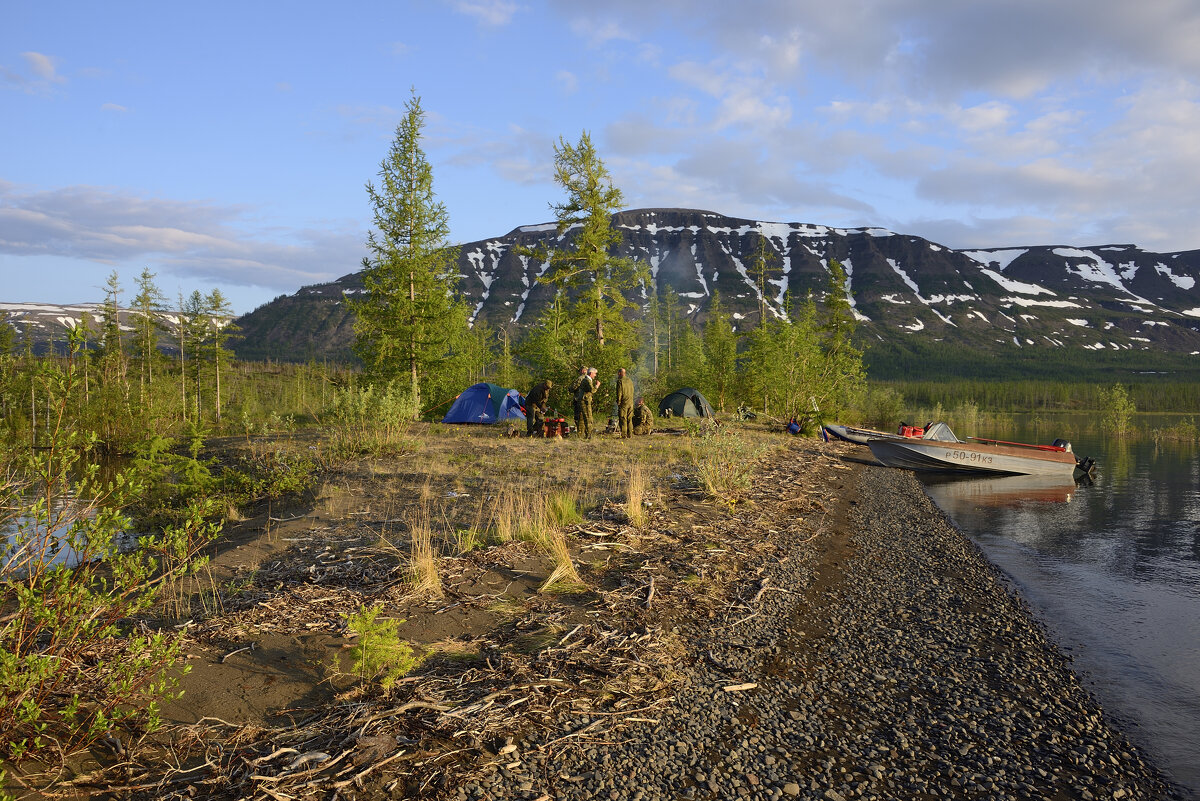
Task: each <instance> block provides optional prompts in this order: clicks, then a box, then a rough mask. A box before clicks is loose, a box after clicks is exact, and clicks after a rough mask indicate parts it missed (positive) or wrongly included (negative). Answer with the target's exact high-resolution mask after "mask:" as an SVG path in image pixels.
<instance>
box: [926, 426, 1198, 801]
mask: <svg viewBox="0 0 1200 801" xmlns="http://www.w3.org/2000/svg"><path fill="white" fill-rule="evenodd" d="M1063 429H1064V427H1063V426H1062V425H1061V423H1060V424H1059V430H1063ZM1080 431H1082V433H1081V434H1076V435H1074V436H1072V437H1071V439H1072V440H1073V441H1074V446H1075V451H1076V452H1077V453H1086V454H1089V455H1095V456H1096V457H1097V461H1098V462H1099V472H1098V473H1097V475H1096V478H1095V482H1094V484H1092V485H1091V486H1088V485H1079V486H1075V485H1067V484H1062V483H1059V484H1047V483H1046V482H1044V481H1042V482H1029V481H1028V480H1027V479H1028V478H1029V477H1023V476H1017V477H1002V478H989V479H977V480H969V481H962V480H955V481H947V480H946V479H945V478H939V477H927V476H923V475H922V476H919V477H920V478H921V480H922V482H923V483H925V485H926V488H927V492H928V493H929V495H930V497H931V498H932V499H933V500H934V502H935V503H937V504H938V506H939V507H941V508H942V509H943V510H945V512H946V513H947V514H948V515H949V516H950V517H951V518H952V519H953V520H954V521H955V523H956V524H957V525H958V526H959V527H960V528H962V529H963V531H964V532H966V533H967V535H968V536H970V537H971V538H972V539H973V540H974V541H975V542H976V543H977V544H978V545H979V546H980V547H981V548H982V549H983V551H984V553H985V554H986V555H987V556H988V558H989V559H990V560H991V561H992V562H993V563H995V564H997V565H999V566H1000V567H1001V568H1002V569H1003V570H1004V571H1005V572H1006V573H1007V574H1008V575H1009V576H1010V577H1012V579H1013V580H1014V582H1015V583H1016V584H1017V585H1018V587H1019V588H1020V590H1021V592H1022V595H1024V596H1025V598H1026V600H1027V601H1028V602H1029V603H1030V605H1031V606H1032V607H1033V608H1034V610H1035V612H1036V613H1037V614H1038V615H1039V617H1040V618H1041V619H1042V620H1043V621H1044V622H1045V623H1046V624H1047V626H1048V627H1049V629H1050V631H1051V633H1052V635H1053V636H1054V637H1055V638H1056V639H1057V640H1058V642H1059V643H1060V644H1061V645H1063V646H1064V647H1065V648H1068V649H1069V650H1070V652H1071V654H1072V656H1073V657H1074V659H1075V666H1076V668H1078V669H1080V670H1081V671H1082V672H1083V673H1084V674H1085V675H1086V676H1087V677H1088V678H1089V679H1090V680H1092V681H1093V682H1094V685H1093V687H1092V689H1093V691H1094V692H1095V693H1096V695H1097V696H1098V697H1099V698H1100V700H1101V703H1103V704H1104V706H1105V708H1106V709H1107V710H1108V711H1109V712H1110V713H1114V714H1115V715H1116V716H1117V717H1118V718H1119V719H1123V720H1125V721H1126V722H1128V723H1129V724H1130V726H1129V728H1128V733H1129V734H1130V735H1131V737H1132V738H1133V739H1134V740H1135V741H1137V742H1138V743H1139V744H1140V745H1141V746H1142V747H1144V748H1146V749H1147V750H1148V751H1150V752H1151V753H1152V754H1153V755H1154V756H1155V757H1157V759H1158V761H1159V763H1160V764H1161V765H1162V767H1163V768H1164V769H1165V770H1166V771H1167V772H1168V773H1169V774H1170V775H1171V777H1172V778H1173V779H1174V780H1175V781H1178V782H1180V783H1181V784H1183V785H1184V786H1185V787H1186V788H1187V789H1188V790H1189V791H1190V792H1192V793H1194V794H1200V459H1198V457H1197V453H1196V450H1195V448H1192V447H1166V448H1164V447H1156V446H1155V445H1154V443H1153V442H1133V443H1116V442H1112V441H1110V440H1107V439H1106V438H1104V437H1102V436H1101V435H1100V432H1088V431H1087V430H1086V429H1085V428H1083V427H1082V426H1081V427H1080ZM1027 433H1028V432H1027V431H1022V430H1020V429H1019V428H1015V429H1014V430H1013V431H1011V432H1009V437H1008V438H1011V439H1014V440H1021V439H1022V438H1023V437H1026V435H1027ZM1014 478H1015V479H1018V480H1016V481H1013V480H1011V479H1014Z"/></svg>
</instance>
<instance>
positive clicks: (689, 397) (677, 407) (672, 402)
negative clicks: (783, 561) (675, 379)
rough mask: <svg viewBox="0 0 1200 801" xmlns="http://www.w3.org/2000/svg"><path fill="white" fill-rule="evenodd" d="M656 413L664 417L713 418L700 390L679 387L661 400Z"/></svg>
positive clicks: (710, 407) (709, 406)
mask: <svg viewBox="0 0 1200 801" xmlns="http://www.w3.org/2000/svg"><path fill="white" fill-rule="evenodd" d="M658 413H659V414H660V415H663V416H664V417H715V416H716V415H714V414H713V410H712V406H711V405H710V404H709V402H708V401H707V400H706V399H705V397H704V396H703V395H701V394H700V390H698V389H692V388H691V387H681V388H679V389H677V390H675V391H674V392H672V393H671V394H670V395H668V396H667V397H665V398H663V399H662V403H660V404H658Z"/></svg>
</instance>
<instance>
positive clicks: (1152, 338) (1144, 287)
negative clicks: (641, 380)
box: [238, 209, 1200, 359]
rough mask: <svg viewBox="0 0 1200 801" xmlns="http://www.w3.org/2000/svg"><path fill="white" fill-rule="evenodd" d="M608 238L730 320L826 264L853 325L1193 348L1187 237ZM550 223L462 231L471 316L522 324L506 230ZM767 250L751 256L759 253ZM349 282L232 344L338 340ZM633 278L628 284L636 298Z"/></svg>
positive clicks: (652, 212)
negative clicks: (1020, 240)
mask: <svg viewBox="0 0 1200 801" xmlns="http://www.w3.org/2000/svg"><path fill="white" fill-rule="evenodd" d="M613 224H614V225H615V226H616V227H617V229H618V230H619V231H620V232H621V235H622V243H621V245H620V247H619V248H618V251H617V254H618V255H620V256H625V257H630V258H634V259H638V260H640V261H642V262H645V263H646V264H647V265H648V267H649V270H650V273H651V275H652V276H653V280H654V282H655V284H656V285H657V287H658V289H659V291H660V292H662V291H665V290H666V289H667V288H668V287H670V288H671V289H673V290H674V291H675V292H677V293H679V295H680V297H681V298H682V300H683V302H684V304H685V306H686V308H687V310H688V312H689V314H691V315H692V316H693V317H694V318H695V319H696V320H697V322H702V321H703V320H704V319H705V317H706V314H707V311H708V307H709V303H710V302H711V299H712V296H713V294H714V293H715V292H719V293H720V295H721V298H722V302H723V303H724V305H725V307H726V308H727V309H728V310H729V311H730V312H731V313H732V315H733V318H734V321H735V325H737V326H738V327H740V328H749V327H752V326H754V325H755V324H756V323H757V320H758V318H759V315H760V313H761V311H760V310H763V309H765V312H766V313H767V314H770V315H780V314H782V313H783V307H784V304H785V297H786V296H787V295H788V293H791V295H792V297H793V298H803V297H804V296H805V295H806V294H807V293H808V292H810V291H811V292H813V293H814V294H815V295H816V296H817V297H821V296H823V294H824V293H825V291H826V287H827V285H828V278H829V272H828V264H829V260H830V259H837V260H838V261H840V262H841V263H842V264H843V266H844V267H845V269H846V272H847V275H848V277H849V289H850V291H851V293H852V297H853V302H854V307H855V312H856V314H857V315H858V316H859V319H860V320H861V323H862V326H861V330H862V332H863V334H864V335H865V336H867V337H869V338H871V339H876V340H879V341H889V340H896V339H904V338H922V339H926V340H938V341H947V342H956V343H962V344H968V345H973V346H977V347H985V348H988V349H995V348H1000V347H1052V348H1071V347H1076V348H1086V349H1091V350H1100V349H1117V350H1121V349H1138V348H1157V349H1164V350H1169V351H1174V352H1183V353H1192V352H1196V353H1198V354H1200V288H1198V287H1197V280H1198V279H1200V251H1188V252H1184V253H1151V252H1147V251H1143V250H1140V249H1138V248H1136V247H1134V246H1133V245H1105V246H1101V247H1091V248H1078V247H1056V246H1038V247H1026V248H997V249H987V250H974V251H962V250H951V249H949V248H946V247H943V246H941V245H938V244H936V243H934V242H930V241H928V240H926V239H922V238H920V237H915V236H909V235H905V234H897V233H893V232H891V231H886V230H883V229H878V228H854V229H841V228H828V227H825V226H821V225H811V224H805V223H769V222H759V221H756V220H743V219H735V218H731V217H725V216H723V215H720V214H715V213H713V212H707V211H696V210H688V209H637V210H633V211H624V212H620V213H619V214H616V215H614V217H613ZM571 238H572V232H571V231H569V230H568V231H566V232H565V233H564V234H562V235H561V236H560V235H559V234H558V232H557V230H556V229H555V226H554V225H553V224H543V225H527V226H522V227H520V228H516V229H514V230H513V231H510V232H509V233H508V234H505V235H504V236H501V237H496V238H494V239H486V240H482V241H479V242H471V243H468V244H466V245H463V246H462V248H461V250H460V252H459V257H458V269H459V274H460V276H461V282H460V291H461V292H462V293H463V295H464V296H465V297H466V298H467V299H468V301H469V302H470V303H471V305H472V307H473V309H474V317H475V319H479V320H486V321H487V322H488V323H490V324H492V325H493V326H500V325H508V324H515V325H517V326H521V325H527V324H529V323H531V322H532V321H534V320H536V319H537V317H538V315H539V314H540V313H541V311H542V310H543V309H544V308H545V306H546V304H547V303H548V302H549V301H550V299H551V293H552V290H551V288H550V287H549V286H546V285H544V284H540V283H538V280H537V279H538V278H539V277H540V276H541V275H543V274H544V272H545V270H546V264H545V263H544V262H539V261H536V260H533V259H530V258H528V257H525V256H520V255H518V254H517V253H516V252H515V249H516V247H517V246H525V247H536V246H537V245H540V244H545V245H548V246H549V247H567V246H569V245H570V242H571ZM760 252H765V253H766V254H767V265H768V266H767V269H766V271H765V274H763V273H762V272H760V269H759V267H758V264H759V262H760V259H759V253H760ZM360 291H362V288H361V284H360V282H359V281H358V279H357V276H356V275H354V274H352V275H348V276H345V277H343V278H341V279H339V280H338V281H335V282H333V283H330V284H322V285H317V286H311V287H305V288H303V289H301V290H300V291H299V292H297V293H296V294H295V295H291V296H288V297H285V298H280V299H278V300H276V301H274V302H273V303H271V304H267V305H266V306H264V307H262V308H261V309H258V310H256V311H255V312H253V313H251V314H250V315H246V316H245V317H243V318H242V319H241V320H239V321H238V324H239V325H241V326H242V328H243V332H244V334H245V337H244V339H243V340H242V343H241V344H240V345H239V348H240V349H241V352H242V353H243V354H244V355H246V356H255V355H264V353H265V351H267V350H269V351H271V352H273V353H274V355H276V356H280V355H282V353H283V352H284V351H288V352H290V353H292V354H293V355H292V356H291V358H301V359H302V358H309V357H314V356H315V357H318V358H319V357H321V356H327V355H328V356H336V355H340V354H343V353H345V352H346V351H347V350H348V348H349V346H350V343H351V342H352V341H353V332H352V327H351V324H350V320H349V319H348V318H347V315H346V311H345V306H344V304H343V303H342V300H343V298H344V297H346V296H347V295H352V294H353V293H355V292H360ZM645 297H646V293H645V292H639V293H636V294H634V295H633V296H632V297H631V299H632V300H634V301H635V302H644V301H645Z"/></svg>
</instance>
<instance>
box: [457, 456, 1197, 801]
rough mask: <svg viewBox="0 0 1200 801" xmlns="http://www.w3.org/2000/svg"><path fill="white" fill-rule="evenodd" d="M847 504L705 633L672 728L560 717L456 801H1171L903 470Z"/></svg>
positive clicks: (698, 637)
mask: <svg viewBox="0 0 1200 801" xmlns="http://www.w3.org/2000/svg"><path fill="white" fill-rule="evenodd" d="M844 492H845V495H844V498H843V499H841V500H840V501H837V502H836V503H835V506H836V508H835V507H834V506H831V510H830V511H831V517H832V518H833V520H832V521H831V522H830V523H829V524H828V525H827V526H823V527H822V533H821V534H820V537H819V538H818V539H817V540H814V541H813V542H810V543H804V542H802V541H801V540H802V536H801V535H800V534H799V533H798V532H792V533H784V534H778V535H777V534H772V535H770V536H787V537H792V538H793V539H794V540H795V541H794V542H793V543H788V544H789V545H794V546H795V547H790V548H789V549H788V553H789V556H788V557H787V558H786V559H785V560H784V561H782V562H775V561H773V560H772V562H771V563H769V564H767V565H763V566H762V572H761V573H760V578H759V579H758V582H757V587H758V589H757V592H750V593H749V597H748V598H747V599H746V600H747V602H751V606H750V608H751V609H752V610H753V611H750V612H747V611H746V609H745V608H741V609H738V608H730V610H728V612H727V613H726V615H725V616H724V618H723V619H722V618H721V617H718V618H717V619H716V620H713V621H704V623H703V626H701V625H699V624H697V627H696V631H695V634H694V637H693V638H692V642H693V659H692V662H691V664H690V665H689V667H688V668H687V669H686V675H685V676H684V677H683V681H682V682H681V684H680V690H679V692H678V693H677V695H676V699H675V702H674V705H673V707H672V709H671V711H670V712H669V713H668V714H666V715H661V716H659V718H658V720H657V722H656V723H645V724H641V725H639V726H638V727H637V728H634V729H630V730H628V731H626V732H625V735H624V736H623V737H622V738H621V740H620V741H619V742H596V741H589V740H588V738H587V734H586V730H587V728H588V726H589V724H590V723H591V722H592V721H590V720H589V719H588V718H586V717H582V718H581V717H568V716H564V717H563V718H562V719H561V720H560V727H559V730H558V731H557V732H553V733H550V734H549V735H546V734H537V735H534V736H532V737H530V738H529V739H526V740H524V741H520V740H519V741H518V742H517V743H515V745H516V746H517V751H516V752H514V753H513V754H512V756H511V759H512V762H510V763H507V765H506V766H497V767H496V768H494V769H491V770H490V772H489V773H487V774H486V775H484V776H482V777H479V778H478V779H477V780H473V781H471V782H468V783H466V784H465V785H463V786H462V787H460V788H459V789H458V791H457V793H456V794H455V795H452V796H451V797H452V798H457V799H462V800H463V801H468V800H469V801H474V800H475V799H499V798H504V799H509V798H512V799H530V800H532V799H543V800H544V801H548V800H549V799H555V800H556V801H558V800H561V801H565V800H567V799H611V801H620V800H621V799H629V801H650V800H651V799H679V798H685V799H741V798H749V799H772V801H774V800H775V799H790V798H804V799H823V801H838V799H851V798H861V799H925V798H989V799H1028V798H1036V799H1044V798H1050V799H1085V800H1086V799H1122V798H1127V799H1139V801H1140V800H1142V799H1155V798H1175V797H1178V796H1177V795H1176V794H1175V791H1173V790H1171V789H1170V788H1169V787H1168V786H1167V784H1166V783H1165V782H1164V781H1163V779H1162V778H1161V777H1160V776H1159V774H1158V773H1157V772H1156V771H1155V769H1154V768H1153V766H1151V765H1150V764H1148V763H1147V761H1146V760H1145V759H1144V758H1143V756H1142V755H1141V754H1140V753H1139V752H1138V751H1137V750H1136V749H1135V748H1134V747H1132V746H1131V745H1130V744H1129V742H1128V741H1127V740H1126V738H1125V737H1124V736H1123V735H1122V734H1121V733H1119V732H1118V731H1116V730H1115V729H1114V728H1113V727H1112V726H1111V724H1110V722H1109V721H1108V719H1107V718H1106V717H1105V715H1104V713H1103V712H1102V710H1101V709H1100V707H1099V706H1098V704H1097V703H1096V702H1095V700H1094V699H1093V698H1092V697H1091V696H1090V694H1089V693H1088V692H1087V690H1086V689H1085V688H1084V687H1083V686H1082V685H1081V683H1080V681H1079V679H1078V677H1077V676H1076V675H1075V674H1074V673H1073V672H1072V671H1071V669H1070V667H1069V664H1068V661H1067V660H1066V658H1065V657H1064V656H1063V655H1062V654H1061V653H1060V652H1059V651H1058V650H1057V649H1056V648H1055V647H1054V646H1053V645H1052V644H1051V643H1049V642H1048V641H1047V639H1046V636H1045V633H1044V632H1043V630H1042V629H1041V627H1039V625H1038V624H1037V623H1036V622H1035V621H1034V620H1033V618H1032V617H1031V616H1030V614H1029V612H1028V611H1027V609H1026V608H1025V607H1024V605H1023V604H1022V602H1021V601H1020V600H1019V598H1017V597H1015V596H1014V595H1012V593H1011V592H1010V591H1009V590H1008V589H1006V587H1005V585H1004V583H1003V581H1002V580H1001V578H1000V576H999V575H998V573H997V571H996V570H995V569H994V568H993V567H992V566H991V565H989V564H988V563H987V562H986V560H985V559H984V558H983V557H982V556H981V555H980V553H979V552H978V550H977V549H976V548H975V547H974V546H973V545H972V544H971V543H970V542H969V541H968V540H967V539H966V538H965V537H964V536H963V535H962V534H961V533H960V532H958V531H957V530H956V529H955V528H954V527H953V526H952V525H951V524H950V523H949V522H948V521H947V520H946V518H945V517H944V515H943V514H942V513H941V512H940V511H939V510H938V509H937V508H936V507H935V506H934V505H933V504H932V503H931V502H930V501H929V499H928V498H927V497H926V496H925V494H924V492H923V491H922V490H921V487H920V484H919V483H918V482H917V481H916V480H915V479H914V478H913V476H912V475H911V474H910V473H907V472H904V471H900V470H890V469H886V468H880V467H866V466H862V465H855V466H854V470H853V473H851V474H850V475H849V478H848V481H847V483H846V488H845V490H844ZM764 536H767V535H764ZM684 633H685V634H687V632H684ZM564 737H568V738H570V739H568V740H567V741H566V742H570V743H572V745H571V746H570V748H568V749H566V750H564V749H563V745H562V744H563V742H564V741H563V740H562V739H561V738H564ZM554 741H557V743H556V744H555V746H554V747H547V744H548V743H551V742H554Z"/></svg>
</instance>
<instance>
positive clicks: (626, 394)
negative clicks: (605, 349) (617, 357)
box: [617, 367, 633, 439]
mask: <svg viewBox="0 0 1200 801" xmlns="http://www.w3.org/2000/svg"><path fill="white" fill-rule="evenodd" d="M617 416H618V417H619V418H620V419H621V439H629V438H630V437H632V436H633V380H632V379H630V378H629V376H627V375H625V368H624V367H622V368H621V369H620V370H617Z"/></svg>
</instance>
